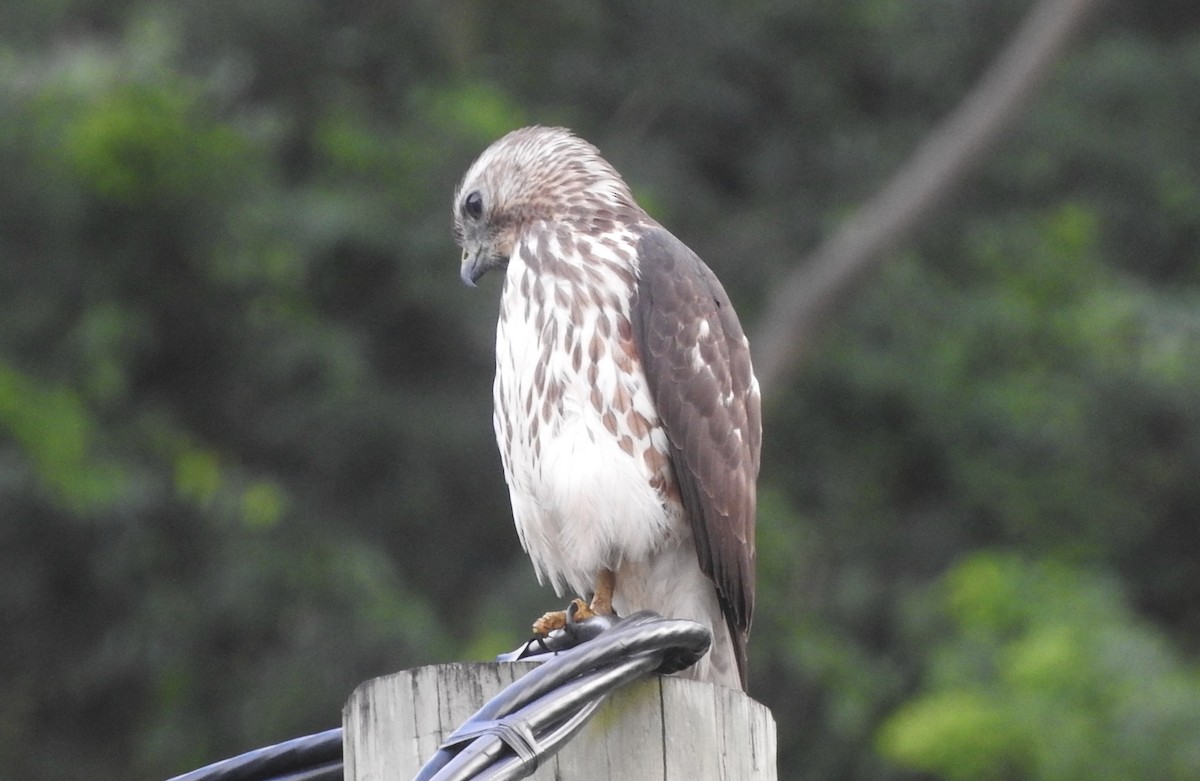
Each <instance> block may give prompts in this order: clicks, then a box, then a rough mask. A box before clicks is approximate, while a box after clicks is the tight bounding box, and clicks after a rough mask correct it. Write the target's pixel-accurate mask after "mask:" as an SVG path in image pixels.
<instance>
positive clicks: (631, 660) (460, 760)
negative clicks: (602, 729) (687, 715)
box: [170, 612, 712, 781]
mask: <svg viewBox="0 0 1200 781" xmlns="http://www.w3.org/2000/svg"><path fill="white" fill-rule="evenodd" d="M711 642H712V635H711V634H710V633H709V631H708V630H707V629H705V628H704V627H702V626H700V625H699V624H696V623H694V622H691V621H682V620H679V619H668V618H663V617H661V616H659V615H656V614H654V613H649V612H642V613H635V614H633V615H631V616H629V617H627V618H622V619H616V618H614V617H602V616H597V617H594V618H590V619H587V620H586V621H575V620H574V615H573V614H570V615H569V616H568V625H567V627H565V629H564V630H560V631H559V632H556V633H553V634H552V635H551V637H550V638H546V639H538V640H532V641H530V642H528V643H526V644H525V645H524V646H523V647H522V648H519V649H517V650H516V651H514V652H512V653H511V654H504V655H503V656H501V657H500V658H501V660H503V661H516V660H518V659H523V660H527V661H534V662H540V665H539V666H538V667H536V668H534V669H533V670H531V671H529V672H528V673H526V674H525V675H523V676H522V677H521V678H518V679H517V680H516V681H514V682H513V683H511V684H509V685H508V686H507V687H506V688H505V689H504V690H503V691H501V692H500V693H499V694H497V695H496V696H494V697H492V699H490V700H489V701H488V702H487V703H485V704H484V705H483V707H481V708H480V709H479V710H478V711H476V712H475V715H473V716H472V717H471V718H470V719H468V720H467V721H466V722H464V723H463V724H462V726H460V727H459V728H458V729H456V730H454V732H452V733H451V734H450V735H449V736H448V737H447V738H446V740H445V741H444V742H443V743H442V745H441V747H440V748H439V749H438V751H437V753H436V754H435V755H434V756H433V757H431V758H430V759H429V761H428V762H426V763H425V766H424V767H422V768H421V770H420V772H419V773H417V775H416V777H415V779H414V781H512V780H513V779H518V778H525V777H526V776H529V775H531V774H532V773H533V772H534V771H536V770H537V768H538V767H539V765H541V764H542V763H543V762H544V761H545V760H547V759H548V758H550V757H552V756H553V755H554V754H555V753H556V752H557V751H558V750H559V749H560V748H562V747H563V746H564V745H565V744H566V743H567V741H569V740H570V739H571V738H573V737H574V736H575V735H576V734H577V733H578V732H579V730H581V729H582V728H583V726H584V725H585V724H586V723H587V721H588V719H589V718H591V716H592V714H593V713H595V711H596V709H597V708H598V707H600V705H601V703H603V702H604V700H605V699H606V698H607V697H608V695H610V694H612V692H613V691H615V690H616V689H618V688H620V687H621V686H624V685H625V684H627V683H630V682H632V681H634V680H637V679H638V678H641V677H643V676H645V675H648V674H650V673H653V672H658V673H662V674H668V673H672V672H677V671H679V670H682V669H684V668H686V667H689V666H691V665H692V664H695V663H696V661H697V660H699V659H700V657H701V656H703V655H704V653H705V652H706V651H707V650H708V647H709V644H710V643H711ZM342 772H343V764H342V730H341V729H331V730H326V731H325V732H319V733H317V734H315V735H309V736H307V737H303V738H296V739H295V740H289V741H287V742H285V743H280V744H278V745H275V746H267V747H266V748H261V749H257V750H255V751H251V752H248V753H246V754H242V755H241V756H238V757H234V758H232V759H227V760H224V761H222V762H217V763H215V764H212V765H209V766H207V767H203V768H200V769H199V770H193V771H192V772H190V773H186V774H184V775H181V776H176V777H175V778H173V779H171V780H170V781H341V779H342Z"/></svg>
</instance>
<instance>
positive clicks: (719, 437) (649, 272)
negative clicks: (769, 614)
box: [632, 227, 762, 686]
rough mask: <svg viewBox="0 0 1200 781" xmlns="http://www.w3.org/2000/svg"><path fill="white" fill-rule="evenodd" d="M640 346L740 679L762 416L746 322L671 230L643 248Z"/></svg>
mask: <svg viewBox="0 0 1200 781" xmlns="http://www.w3.org/2000/svg"><path fill="white" fill-rule="evenodd" d="M638 263H639V271H640V278H639V281H638V298H637V302H636V304H635V306H634V307H633V313H632V315H633V316H632V320H633V331H634V339H635V343H636V345H637V348H638V352H639V355H640V357H641V360H642V366H643V369H644V371H645V373H646V379H647V383H648V385H649V389H650V393H651V396H652V397H653V399H654V404H655V407H656V408H657V410H658V414H659V417H660V418H661V420H662V424H663V427H664V428H665V429H666V432H667V437H668V439H669V440H670V447H671V462H672V465H673V467H674V471H675V478H676V482H677V484H678V487H679V493H680V500H681V501H682V503H683V507H684V512H685V514H686V515H687V517H688V519H689V521H690V523H691V527H692V532H693V536H694V537H695V541H696V554H697V556H698V559H699V563H700V568H701V570H702V571H703V572H704V574H705V575H707V576H708V577H709V578H711V579H712V581H713V583H714V584H715V585H716V589H717V597H718V600H719V602H720V604H721V610H722V612H723V613H724V616H725V620H726V623H727V624H728V626H729V630H730V634H731V636H732V637H733V638H734V647H735V652H736V655H737V662H738V671H739V674H740V675H741V677H742V684H743V686H744V685H745V682H746V643H747V640H748V638H749V633H750V623H751V619H752V617H753V614H754V566H755V551H754V514H755V505H756V485H757V480H758V467H759V449H760V447H761V441H762V417H761V414H762V413H761V407H760V401H759V395H758V386H757V383H756V382H755V380H754V373H753V370H752V368H751V363H750V350H749V347H748V346H747V343H746V338H745V334H744V333H743V331H742V326H741V324H740V323H739V322H738V318H737V314H736V313H735V312H734V310H733V306H732V305H731V304H730V303H729V297H728V296H727V295H726V294H725V289H724V288H723V287H722V286H721V283H720V282H719V281H718V280H717V277H716V275H715V274H713V272H712V271H711V270H710V269H709V268H708V266H706V265H704V262H703V261H701V260H700V258H699V257H698V256H697V255H696V254H695V253H694V252H692V251H691V250H690V249H688V247H687V246H686V245H684V244H683V242H681V241H679V240H678V239H676V238H675V237H674V236H673V235H671V234H670V233H669V232H667V231H666V230H664V229H663V228H659V227H654V228H651V229H649V230H647V231H646V232H645V233H644V234H643V235H642V237H641V239H640V241H639V243H638Z"/></svg>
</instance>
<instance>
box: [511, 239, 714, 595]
mask: <svg viewBox="0 0 1200 781" xmlns="http://www.w3.org/2000/svg"><path fill="white" fill-rule="evenodd" d="M537 240H538V238H537V237H532V238H530V239H528V240H527V241H528V242H529V243H530V244H531V245H533V246H526V247H525V251H526V252H531V253H532V255H530V257H531V258H532V257H538V256H539V253H538V249H539V248H538V247H537V246H536V243H535V242H536V241H537ZM541 240H542V241H547V242H551V244H552V245H553V244H554V243H556V239H555V237H554V236H553V235H552V234H551V235H547V234H544V233H543V234H541ZM543 249H549V250H550V251H549V252H548V253H540V257H542V258H546V257H547V256H550V257H552V258H554V259H557V260H556V261H555V262H556V263H570V256H569V255H564V253H562V252H560V251H558V248H557V247H554V246H550V247H549V248H543ZM592 251H593V252H595V253H600V254H603V253H604V252H605V251H606V248H605V247H603V245H598V246H597V247H594V248H592ZM521 255H522V251H521V250H520V249H518V251H516V252H514V253H513V257H512V259H511V260H510V262H509V266H508V270H507V274H506V278H505V285H504V292H503V296H502V301H501V317H500V322H499V325H498V328H497V341H496V358H497V365H496V381H495V386H494V393H495V402H496V412H495V419H494V422H495V427H496V436H497V440H498V442H499V446H500V452H501V458H502V460H503V463H504V472H505V477H506V479H507V481H508V486H509V491H510V493H511V496H512V507H513V518H514V520H515V522H516V526H517V531H518V533H519V535H520V538H521V543H522V544H523V545H524V547H525V549H526V550H527V551H528V552H529V555H530V558H531V559H532V560H533V563H534V568H535V569H536V571H537V575H538V579H539V581H543V582H544V581H545V580H549V581H550V582H551V584H552V585H553V586H554V588H555V590H556V591H557V592H558V593H559V594H562V593H564V591H565V590H567V589H570V590H572V591H574V592H575V593H578V594H587V593H589V592H590V591H591V589H592V587H593V585H594V578H595V576H596V573H597V572H598V571H599V570H600V569H602V568H609V569H613V570H616V569H618V568H620V567H621V566H622V565H623V564H627V563H636V562H643V561H645V560H646V559H648V557H650V556H651V554H653V553H654V552H655V551H658V550H661V549H662V548H663V547H664V546H665V545H670V544H674V545H679V544H680V543H682V542H683V539H682V538H683V537H690V535H689V534H687V532H686V528H685V526H686V525H685V524H684V522H683V519H682V517H681V513H680V512H679V509H678V505H677V504H674V503H668V502H666V501H665V497H664V495H663V494H662V492H661V490H660V488H659V487H661V485H662V475H661V474H660V473H661V472H662V471H663V470H662V469H661V462H660V463H659V467H660V468H659V469H656V468H655V464H654V460H653V459H647V458H646V457H645V456H644V453H645V450H646V449H647V448H649V447H651V446H652V445H656V446H658V448H660V449H661V450H665V448H666V433H665V432H664V431H663V429H662V428H661V427H660V426H659V425H658V415H657V413H656V411H655V408H654V403H653V401H652V399H651V398H650V394H649V391H648V389H647V387H646V380H645V376H644V374H643V372H642V369H641V365H640V363H634V364H633V366H632V371H628V372H626V371H621V370H620V369H619V366H618V362H617V361H616V360H614V358H613V356H612V354H611V351H612V349H613V345H614V344H615V341H614V340H615V339H616V334H617V333H618V327H617V319H618V318H624V319H625V320H626V321H628V317H629V312H628V306H629V301H630V297H631V294H632V291H631V290H628V289H626V290H621V288H622V287H628V282H627V281H623V279H632V276H631V275H628V274H627V275H624V277H622V276H620V275H612V274H601V275H600V276H602V277H603V279H602V280H599V283H600V286H601V287H602V288H603V289H605V290H607V291H617V292H618V294H617V295H615V296H613V295H609V296H607V297H606V300H607V301H610V302H611V303H612V305H613V306H616V307H619V308H620V309H621V311H612V309H613V306H609V307H603V308H602V307H599V306H595V305H587V306H580V305H572V303H571V302H572V301H574V300H575V299H576V295H577V294H578V293H579V292H580V291H579V290H576V289H573V288H572V285H573V284H579V283H580V279H581V276H580V275H571V274H566V275H560V274H556V273H555V271H554V267H553V266H551V264H550V263H549V262H542V263H541V265H539V268H537V269H531V268H530V267H529V264H527V263H526V262H525V261H524V260H523V259H522V257H521ZM572 279H574V282H572V281H571V280H572ZM589 279H590V280H591V282H593V283H594V282H596V281H597V280H596V278H595V276H593V277H591V278H589ZM585 292H586V291H585ZM583 299H584V300H587V301H588V302H589V304H590V302H591V300H592V299H590V298H588V297H587V296H586V295H584V297H583ZM573 312H574V314H573ZM539 314H540V317H539ZM602 318H608V320H609V322H608V323H607V324H605V325H604V326H603V327H602V326H601V324H600V320H601V319H602ZM593 339H598V340H600V342H601V343H602V345H603V347H602V348H601V349H600V350H599V353H600V354H599V355H598V357H597V356H596V355H595V353H594V352H593V354H592V355H589V346H591V345H592V343H593ZM575 344H579V345H582V348H581V349H580V350H573V349H572V345H575ZM627 363H628V362H627ZM595 390H598V391H599V393H600V394H601V397H602V399H603V402H602V403H601V404H599V405H597V403H596V399H595V398H594V396H593V392H594V391H595ZM621 403H623V404H624V406H625V407H626V408H628V409H632V410H633V411H635V412H636V413H637V416H640V418H641V419H642V420H644V421H648V422H649V424H650V425H649V426H648V427H647V428H646V430H643V431H638V430H637V429H638V428H639V427H638V426H636V425H635V426H634V427H633V428H632V429H631V428H630V427H629V425H628V424H627V423H626V421H625V420H624V418H622V419H620V420H618V421H617V423H616V426H617V435H614V433H613V430H612V427H613V425H614V420H615V418H613V417H612V416H610V418H609V419H608V420H607V421H606V419H605V417H604V414H603V413H602V411H601V410H602V409H607V408H608V407H609V406H611V405H614V404H618V405H619V404H621ZM617 417H620V416H617ZM634 417H635V418H636V416H634ZM621 436H627V439H626V442H625V445H624V447H623V446H622V442H621ZM630 440H632V447H630ZM666 471H667V472H668V477H667V480H670V477H669V469H668V470H666ZM656 478H658V486H659V487H655V479H656ZM668 506H670V507H673V508H674V509H671V510H669V509H668ZM694 555H695V554H694V552H693V553H692V556H693V560H694Z"/></svg>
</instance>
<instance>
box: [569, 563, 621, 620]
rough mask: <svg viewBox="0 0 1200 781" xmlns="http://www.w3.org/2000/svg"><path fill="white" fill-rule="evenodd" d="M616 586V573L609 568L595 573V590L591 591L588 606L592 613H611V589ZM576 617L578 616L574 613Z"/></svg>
mask: <svg viewBox="0 0 1200 781" xmlns="http://www.w3.org/2000/svg"><path fill="white" fill-rule="evenodd" d="M616 587H617V573H615V572H613V571H612V570H610V569H602V570H600V571H599V572H597V573H596V590H595V591H593V592H592V604H591V605H589V606H588V608H589V612H590V613H591V614H592V615H598V616H611V615H612V614H613V612H614V611H613V606H612V598H613V590H614V589H615V588H616ZM575 617H576V618H579V617H580V616H579V615H578V614H576V616H575Z"/></svg>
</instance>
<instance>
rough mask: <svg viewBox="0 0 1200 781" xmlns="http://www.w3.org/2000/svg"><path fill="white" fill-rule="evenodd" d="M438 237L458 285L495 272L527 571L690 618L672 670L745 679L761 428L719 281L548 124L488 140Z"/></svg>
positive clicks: (510, 457)
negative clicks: (687, 666) (457, 265)
mask: <svg viewBox="0 0 1200 781" xmlns="http://www.w3.org/2000/svg"><path fill="white" fill-rule="evenodd" d="M454 233H455V238H456V240H457V242H458V244H459V245H460V246H461V247H462V250H463V254H462V267H461V276H462V279H463V281H464V282H466V283H467V284H468V285H471V286H472V287H473V286H474V285H475V283H476V281H477V280H478V279H479V278H480V277H481V276H483V275H484V274H485V273H487V272H488V271H490V270H492V269H499V270H502V271H503V272H504V283H503V292H502V293H501V298H500V315H499V323H498V325H497V329H496V378H495V384H494V387H493V393H494V401H495V414H494V418H493V421H494V425H495V430H496V439H497V442H498V444H499V447H500V457H501V461H502V463H503V467H504V476H505V479H506V481H507V483H508V488H509V493H510V496H511V499H512V510H513V518H514V520H515V522H516V527H517V532H518V535H519V536H520V539H521V543H522V545H523V546H524V548H525V550H526V551H527V552H528V553H529V556H530V558H531V559H532V561H533V566H534V569H535V571H536V573H537V576H538V581H539V582H545V581H547V580H549V581H550V583H551V584H552V585H553V586H554V589H555V591H556V592H557V593H558V594H559V595H562V594H563V593H564V591H566V590H567V589H570V590H572V591H573V592H574V593H576V594H581V595H584V594H591V602H590V605H584V604H583V603H582V602H580V603H579V606H580V607H581V608H583V609H584V610H585V613H586V610H587V609H589V608H590V610H591V611H593V612H596V613H613V612H614V611H615V612H617V613H628V612H633V611H637V610H643V609H646V610H653V611H655V612H657V613H659V614H661V615H664V616H668V617H671V618H685V619H690V620H693V621H697V622H699V623H700V624H703V625H704V626H706V627H708V628H709V629H710V630H711V631H712V633H713V645H712V648H711V650H710V651H709V653H708V654H707V655H706V656H705V657H704V658H703V659H702V660H701V661H700V662H699V663H698V664H697V665H696V666H695V667H693V668H692V669H691V670H690V671H689V673H688V674H690V675H692V676H693V677H697V678H700V679H702V680H709V681H713V682H715V683H719V684H722V685H725V686H728V687H731V688H736V687H740V688H745V682H746V643H747V639H748V637H749V632H750V620H751V616H752V615H753V612H754V560H755V554H754V514H755V501H756V499H755V494H756V481H757V479H758V467H759V449H760V443H761V440H762V424H761V411H760V401H759V390H758V381H757V380H756V379H755V377H754V372H753V369H752V367H751V364H750V349H749V345H748V343H747V341H746V337H745V335H744V334H743V332H742V327H741V325H740V323H739V322H738V318H737V315H736V314H735V313H734V311H733V306H732V305H731V304H730V302H729V297H728V296H727V295H726V294H725V290H724V288H722V286H721V283H720V282H718V281H717V278H716V276H715V275H714V274H713V272H712V271H711V270H709V268H708V267H707V266H706V265H705V264H704V262H703V261H701V260H700V258H699V257H697V256H696V254H695V253H694V252H692V251H691V250H690V249H688V248H687V247H686V246H685V245H684V244H683V242H681V241H680V240H679V239H677V238H675V236H673V235H671V234H670V233H669V232H668V231H667V230H666V229H664V228H663V227H662V226H661V225H659V224H658V223H657V222H655V221H654V220H653V219H651V217H650V216H649V215H648V214H646V212H645V211H644V210H643V209H642V208H641V207H640V206H638V204H637V203H636V202H635V201H634V199H633V195H632V193H631V192H630V189H629V187H628V185H626V183H625V181H624V180H623V179H622V178H621V176H620V174H618V173H617V171H616V170H615V169H614V168H613V167H612V165H610V164H609V163H608V162H607V161H606V160H604V158H602V157H601V156H600V153H599V151H598V150H597V149H596V148H595V147H594V146H592V145H591V144H589V143H587V142H586V141H584V140H582V139H580V138H578V137H576V136H575V135H573V134H572V133H571V132H570V131H568V130H564V129H561V128H547V127H527V128H523V129H520V130H515V131H513V132H511V133H509V134H508V135H506V136H504V137H503V138H501V139H499V140H498V141H496V142H495V143H493V144H492V145H491V146H490V147H488V149H486V150H485V151H484V152H483V154H482V155H480V157H479V159H478V160H476V161H475V163H474V164H473V165H472V166H471V167H470V169H469V170H468V171H467V173H466V175H465V176H464V177H463V180H462V183H461V184H460V185H459V186H458V189H457V191H456V192H455V195H454ZM562 616H563V614H562V613H559V614H547V616H545V617H544V618H543V620H542V621H540V622H539V623H538V624H535V631H541V632H545V631H548V630H549V629H550V628H552V627H553V626H554V625H555V624H560V623H561V621H562V620H563V619H562Z"/></svg>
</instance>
